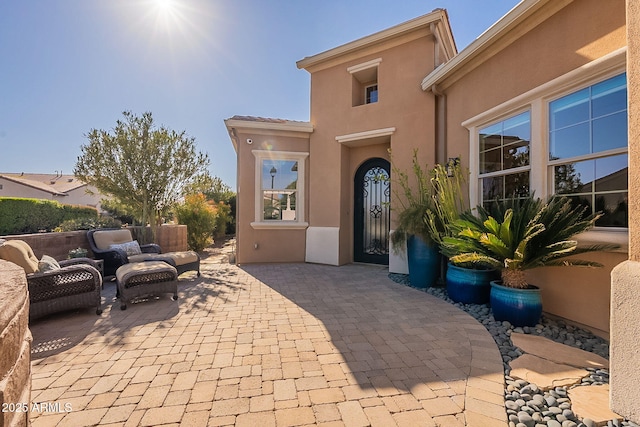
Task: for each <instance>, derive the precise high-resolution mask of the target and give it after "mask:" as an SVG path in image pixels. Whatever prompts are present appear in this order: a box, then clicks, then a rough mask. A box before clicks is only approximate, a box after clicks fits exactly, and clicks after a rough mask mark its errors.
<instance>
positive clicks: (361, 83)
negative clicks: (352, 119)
mask: <svg viewBox="0 0 640 427" xmlns="http://www.w3.org/2000/svg"><path fill="white" fill-rule="evenodd" d="M381 62H382V59H381V58H377V59H373V60H371V61H367V62H363V63H362V64H358V65H353V66H351V67H349V68H347V72H348V73H349V74H351V105H352V106H353V107H357V106H359V105H366V104H374V103H376V102H378V68H379V66H380V63H381Z"/></svg>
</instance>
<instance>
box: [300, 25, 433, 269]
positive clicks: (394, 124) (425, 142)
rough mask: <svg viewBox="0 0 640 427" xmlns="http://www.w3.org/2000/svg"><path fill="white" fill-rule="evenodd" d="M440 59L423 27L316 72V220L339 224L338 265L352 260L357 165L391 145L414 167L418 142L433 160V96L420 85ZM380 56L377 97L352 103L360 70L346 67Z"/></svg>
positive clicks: (404, 164)
mask: <svg viewBox="0 0 640 427" xmlns="http://www.w3.org/2000/svg"><path fill="white" fill-rule="evenodd" d="M433 58H434V41H433V37H432V36H431V35H430V34H429V33H428V32H426V31H424V30H422V31H419V32H417V33H416V34H412V35H410V36H406V37H405V38H402V39H401V40H393V41H391V42H388V43H383V44H381V45H379V46H378V47H377V48H376V49H375V50H372V49H368V50H366V51H364V52H361V53H360V54H359V55H354V54H351V55H349V56H348V57H346V58H344V59H343V60H342V61H334V62H333V63H331V64H330V65H328V66H326V68H322V69H319V70H316V71H314V70H313V69H312V70H311V72H312V75H311V122H312V124H313V126H314V132H313V134H312V135H311V138H310V174H311V177H310V185H309V191H310V198H309V202H310V205H309V222H310V225H311V226H315V227H327V228H334V229H338V230H339V238H338V243H337V246H338V247H336V248H335V250H337V251H338V252H339V254H338V263H339V264H344V263H347V262H351V261H352V260H353V200H354V190H353V179H354V176H355V172H356V170H357V167H358V166H359V165H360V164H361V163H362V162H364V161H365V160H367V159H369V158H373V157H381V158H385V159H389V155H388V149H389V148H391V149H392V151H393V155H394V159H397V163H396V165H397V166H398V167H399V168H401V169H408V168H409V167H410V165H411V163H410V161H411V153H412V152H413V149H414V148H420V151H419V156H420V158H421V159H422V160H423V162H424V163H429V164H433V162H434V159H435V148H434V143H435V142H434V141H435V123H434V112H435V109H434V96H433V95H432V94H430V93H426V92H424V91H422V90H421V89H420V86H419V84H418V82H419V81H420V80H421V78H422V77H424V75H425V74H427V73H428V72H430V71H431V70H432V69H433V66H434V65H433ZM376 59H380V60H381V62H380V64H379V66H378V80H377V83H378V93H379V94H378V102H376V103H371V104H365V105H358V106H353V102H352V85H353V76H352V75H351V74H350V73H349V72H348V71H347V68H349V67H351V66H355V65H358V64H362V63H365V62H367V61H371V60H376ZM411 82H413V83H411ZM387 128H394V129H395V130H394V131H393V133H392V135H391V136H390V137H388V138H387V139H376V140H371V141H366V139H365V140H363V141H361V142H358V143H357V144H354V145H343V144H341V143H339V142H338V141H336V137H338V136H344V135H351V134H355V133H360V132H367V131H375V130H379V129H387ZM336 190H337V191H336ZM392 217H393V213H392ZM392 228H393V225H392ZM312 243H313V242H312Z"/></svg>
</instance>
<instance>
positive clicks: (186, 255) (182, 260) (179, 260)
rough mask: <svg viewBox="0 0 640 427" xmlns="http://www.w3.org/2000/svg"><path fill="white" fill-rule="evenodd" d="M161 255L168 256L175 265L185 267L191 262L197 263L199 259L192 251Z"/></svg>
mask: <svg viewBox="0 0 640 427" xmlns="http://www.w3.org/2000/svg"><path fill="white" fill-rule="evenodd" d="M162 255H164V256H170V257H171V259H173V261H174V262H175V263H176V265H185V264H189V263H192V262H196V261H198V260H199V259H200V258H199V257H198V254H197V253H196V252H193V251H183V252H165V253H163V254H162Z"/></svg>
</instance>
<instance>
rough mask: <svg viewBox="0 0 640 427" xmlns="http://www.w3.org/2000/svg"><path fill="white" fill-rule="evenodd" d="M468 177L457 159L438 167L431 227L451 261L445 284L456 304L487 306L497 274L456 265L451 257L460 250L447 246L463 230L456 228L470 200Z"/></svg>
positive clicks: (429, 214)
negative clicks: (466, 186)
mask: <svg viewBox="0 0 640 427" xmlns="http://www.w3.org/2000/svg"><path fill="white" fill-rule="evenodd" d="M465 182H466V175H465V173H464V172H463V170H462V168H461V167H460V164H459V162H458V161H456V160H453V159H451V160H449V162H448V163H447V165H446V166H445V165H436V167H435V168H434V169H433V171H432V177H431V184H432V185H433V188H434V195H433V200H434V208H433V210H431V211H429V212H427V221H428V222H427V225H428V226H429V232H430V236H431V239H432V240H433V241H434V242H436V243H437V244H438V246H439V248H440V253H441V254H442V255H444V256H445V257H446V258H447V259H448V260H449V262H448V264H447V266H446V273H445V283H446V286H447V293H448V295H449V297H450V298H451V299H452V300H453V301H455V302H461V303H465V304H484V303H487V302H489V291H490V290H491V285H490V282H491V281H492V280H494V279H495V278H496V277H497V276H496V271H495V270H494V269H492V268H487V267H484V266H482V265H474V264H472V263H469V262H453V261H451V258H452V257H454V256H456V255H459V254H460V252H459V247H452V246H447V245H445V244H444V241H443V239H444V238H445V237H455V236H457V235H458V233H459V232H460V231H461V229H460V228H459V227H456V225H455V224H456V221H457V220H458V219H459V218H460V214H461V213H462V212H464V211H466V205H467V203H466V200H465V198H464V196H463V192H462V187H463V185H464V183H465Z"/></svg>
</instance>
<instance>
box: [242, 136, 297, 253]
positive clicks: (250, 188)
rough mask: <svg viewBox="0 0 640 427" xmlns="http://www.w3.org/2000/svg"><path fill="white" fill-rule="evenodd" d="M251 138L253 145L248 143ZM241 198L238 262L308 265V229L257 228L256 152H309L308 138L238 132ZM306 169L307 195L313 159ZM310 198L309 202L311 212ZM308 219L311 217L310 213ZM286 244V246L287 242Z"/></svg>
mask: <svg viewBox="0 0 640 427" xmlns="http://www.w3.org/2000/svg"><path fill="white" fill-rule="evenodd" d="M247 139H250V140H251V141H252V144H248V143H247V142H246V141H247ZM237 141H238V143H237V158H238V197H237V213H236V215H237V216H236V224H237V225H236V237H237V239H236V240H237V245H238V246H237V248H236V262H237V263H239V264H240V263H254V262H304V260H305V230H304V229H255V228H253V227H252V226H251V223H252V222H254V221H255V194H256V191H259V189H256V183H255V170H256V158H255V156H254V154H253V153H252V151H253V150H268V151H296V152H309V140H308V136H307V135H306V134H305V135H300V136H292V135H291V134H287V133H279V132H265V131H252V130H242V129H238V133H237ZM306 162H307V163H306V165H307V167H305V172H306V174H305V175H306V176H305V180H304V181H305V183H306V185H305V192H306V194H309V192H308V188H309V185H308V182H309V172H308V171H309V167H308V163H309V160H308V159H307V160H306ZM308 206H309V198H308V197H307V198H306V200H305V211H306V212H308ZM307 218H308V214H307ZM285 242H286V244H283V243H285Z"/></svg>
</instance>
